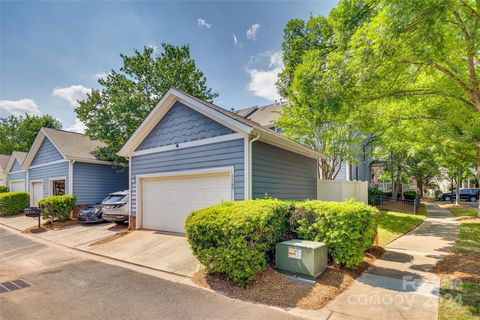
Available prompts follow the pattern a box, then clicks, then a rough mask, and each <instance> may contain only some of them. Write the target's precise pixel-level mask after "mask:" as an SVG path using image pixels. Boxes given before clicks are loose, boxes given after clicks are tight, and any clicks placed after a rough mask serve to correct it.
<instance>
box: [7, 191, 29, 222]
mask: <svg viewBox="0 0 480 320" xmlns="http://www.w3.org/2000/svg"><path fill="white" fill-rule="evenodd" d="M29 202H30V196H29V195H28V193H26V192H5V193H0V214H2V215H4V216H11V215H14V214H19V213H22V212H23V211H24V210H25V208H27V207H28V204H29Z"/></svg>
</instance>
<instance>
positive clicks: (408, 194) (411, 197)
mask: <svg viewBox="0 0 480 320" xmlns="http://www.w3.org/2000/svg"><path fill="white" fill-rule="evenodd" d="M403 197H404V198H405V199H408V200H415V199H416V198H417V192H416V191H405V192H404V193H403Z"/></svg>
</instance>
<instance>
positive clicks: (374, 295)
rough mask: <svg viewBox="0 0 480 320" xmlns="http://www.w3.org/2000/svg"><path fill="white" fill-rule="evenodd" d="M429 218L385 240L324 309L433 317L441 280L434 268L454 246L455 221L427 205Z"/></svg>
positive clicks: (351, 314) (342, 315)
mask: <svg viewBox="0 0 480 320" xmlns="http://www.w3.org/2000/svg"><path fill="white" fill-rule="evenodd" d="M427 210H428V218H427V219H426V220H425V221H424V222H423V223H422V224H421V225H420V226H419V227H418V228H416V229H414V230H413V231H411V232H410V233H408V234H406V235H405V236H403V237H401V238H399V239H397V240H395V241H393V242H392V243H390V244H389V245H388V246H387V247H386V249H387V251H386V253H385V254H384V255H383V256H382V258H381V259H379V260H378V261H377V262H376V263H375V265H374V266H372V267H370V268H369V269H368V270H367V271H366V272H365V273H364V274H363V275H362V276H360V277H359V278H358V279H357V280H356V281H355V282H354V283H353V284H352V285H351V286H350V287H349V288H348V289H347V290H346V291H344V292H343V293H342V294H340V295H339V296H338V297H337V298H336V299H335V300H333V301H332V302H331V303H330V304H328V305H327V306H326V307H325V311H327V312H328V313H327V317H328V319H329V320H335V319H389V320H397V319H422V320H429V319H431V320H436V319H437V318H438V301H439V292H440V279H439V278H438V277H437V275H436V274H435V271H434V270H433V268H434V267H435V265H436V263H437V262H438V261H440V260H441V259H443V257H445V256H446V255H447V254H448V252H449V251H450V250H451V248H452V247H453V244H454V242H455V239H456V237H457V234H458V231H459V224H458V222H456V221H455V219H454V216H453V215H452V214H451V213H450V211H448V210H447V209H443V208H440V207H439V206H437V205H434V204H427Z"/></svg>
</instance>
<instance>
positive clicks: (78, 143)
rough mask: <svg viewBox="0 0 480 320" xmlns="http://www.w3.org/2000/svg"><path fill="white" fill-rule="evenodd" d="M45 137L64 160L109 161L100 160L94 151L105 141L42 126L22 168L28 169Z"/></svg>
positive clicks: (102, 145)
mask: <svg viewBox="0 0 480 320" xmlns="http://www.w3.org/2000/svg"><path fill="white" fill-rule="evenodd" d="M45 138H47V139H49V140H50V142H51V143H52V144H53V145H54V146H55V148H56V149H57V150H58V152H60V154H61V155H62V156H63V158H64V159H65V160H74V161H79V162H91V163H105V164H107V163H110V162H109V161H103V160H100V159H99V158H98V157H97V156H96V155H95V154H94V151H95V149H96V148H98V147H104V146H105V143H103V142H101V141H96V140H91V139H90V138H89V137H87V136H86V135H84V134H81V133H76V132H71V131H64V130H58V129H51V128H42V129H40V131H39V132H38V134H37V137H36V138H35V141H34V142H33V144H32V147H31V148H30V151H29V152H28V155H27V157H26V158H25V162H24V163H23V166H22V167H23V168H24V169H28V167H30V164H31V163H32V161H33V159H34V158H35V155H36V154H37V152H38V150H39V149H40V146H41V145H42V142H43V140H44V139H45Z"/></svg>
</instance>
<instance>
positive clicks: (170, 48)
mask: <svg viewBox="0 0 480 320" xmlns="http://www.w3.org/2000/svg"><path fill="white" fill-rule="evenodd" d="M162 49H163V50H162V52H161V53H160V54H159V55H157V56H154V50H153V49H152V48H149V47H145V48H144V49H143V51H138V50H135V54H134V55H133V56H127V55H124V54H121V55H120V56H121V58H122V60H123V66H122V67H121V68H120V69H119V70H118V71H115V70H112V71H111V72H110V73H109V74H108V76H107V77H106V78H105V79H100V80H98V83H99V84H100V86H101V89H99V90H92V92H91V93H90V94H89V95H88V97H87V98H86V99H85V100H84V101H79V103H80V106H79V107H78V108H77V109H75V111H76V113H77V116H78V118H79V119H80V120H81V121H83V122H84V123H85V125H86V128H87V129H86V132H85V133H86V134H87V135H88V136H90V137H91V138H93V139H98V140H101V141H104V142H105V143H106V144H107V146H106V147H105V148H100V149H99V150H97V152H98V154H99V155H100V156H101V158H103V159H105V160H117V162H123V161H124V160H122V159H121V158H119V157H118V156H117V155H116V153H117V152H118V151H119V150H120V149H121V147H122V146H123V145H124V144H125V143H126V141H127V140H128V139H129V138H130V136H131V135H132V134H133V133H134V132H135V130H136V129H137V128H138V126H139V125H140V124H141V122H142V121H143V120H144V119H145V117H146V116H147V115H148V114H149V113H150V111H152V109H153V108H154V107H155V105H156V104H157V103H158V101H159V100H160V98H161V97H162V96H163V95H164V94H165V93H166V92H167V91H168V89H170V88H177V89H179V90H181V91H184V92H186V93H189V94H191V95H194V96H196V97H198V98H200V99H204V100H207V101H211V100H212V99H214V98H215V97H217V96H218V94H217V93H215V92H212V90H211V89H210V88H208V87H207V85H206V77H205V75H204V74H203V72H201V71H200V70H198V69H197V66H196V64H195V60H194V59H193V58H192V57H191V56H190V49H189V47H188V46H180V47H179V46H175V45H171V44H166V43H164V44H162Z"/></svg>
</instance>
